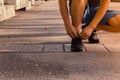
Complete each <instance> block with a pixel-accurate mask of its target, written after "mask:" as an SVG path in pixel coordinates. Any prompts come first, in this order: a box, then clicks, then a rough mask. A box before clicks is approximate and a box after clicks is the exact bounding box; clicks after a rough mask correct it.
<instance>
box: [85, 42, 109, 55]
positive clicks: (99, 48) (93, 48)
mask: <svg viewBox="0 0 120 80" xmlns="http://www.w3.org/2000/svg"><path fill="white" fill-rule="evenodd" d="M84 45H85V48H86V50H87V52H95V53H106V52H108V50H107V49H106V48H105V47H104V45H102V44H84Z"/></svg>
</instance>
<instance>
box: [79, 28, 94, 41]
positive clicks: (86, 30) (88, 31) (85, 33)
mask: <svg viewBox="0 0 120 80" xmlns="http://www.w3.org/2000/svg"><path fill="white" fill-rule="evenodd" d="M93 30H94V29H93V28H92V27H90V26H87V27H86V28H84V29H83V30H82V32H81V33H80V34H79V36H80V37H81V38H82V39H83V40H85V39H88V38H89V37H90V35H91V34H92V32H93Z"/></svg>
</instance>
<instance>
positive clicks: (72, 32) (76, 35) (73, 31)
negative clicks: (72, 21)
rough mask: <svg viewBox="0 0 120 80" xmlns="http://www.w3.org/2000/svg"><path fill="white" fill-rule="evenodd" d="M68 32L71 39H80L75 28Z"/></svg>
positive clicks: (72, 27)
mask: <svg viewBox="0 0 120 80" xmlns="http://www.w3.org/2000/svg"><path fill="white" fill-rule="evenodd" d="M66 31H67V34H68V35H69V36H70V37H71V38H76V37H79V34H78V30H77V29H76V28H75V27H74V26H70V27H68V28H66Z"/></svg>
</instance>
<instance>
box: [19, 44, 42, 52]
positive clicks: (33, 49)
mask: <svg viewBox="0 0 120 80" xmlns="http://www.w3.org/2000/svg"><path fill="white" fill-rule="evenodd" d="M42 50H43V45H42V44H37V45H36V44H27V45H25V46H24V47H23V49H22V50H21V51H20V52H21V53H24V52H28V53H31V52H34V53H36V52H42Z"/></svg>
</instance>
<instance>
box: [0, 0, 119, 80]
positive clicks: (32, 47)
mask: <svg viewBox="0 0 120 80" xmlns="http://www.w3.org/2000/svg"><path fill="white" fill-rule="evenodd" d="M119 4H120V3H111V8H112V9H115V10H118V11H120V9H119V7H120V6H119ZM98 36H99V38H100V40H101V43H99V44H89V43H88V41H87V40H85V41H83V43H84V52H80V53H72V52H70V37H69V36H68V35H67V34H66V31H65V28H64V25H63V21H62V18H61V16H60V13H59V8H58V1H57V0H51V1H48V2H46V3H40V2H36V3H35V5H34V6H33V8H32V10H29V11H26V12H22V11H21V12H17V15H16V16H15V17H13V18H11V19H8V20H6V21H4V22H1V23H0V80H119V79H120V61H119V58H120V54H119V53H120V33H108V32H103V31H100V32H98Z"/></svg>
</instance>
